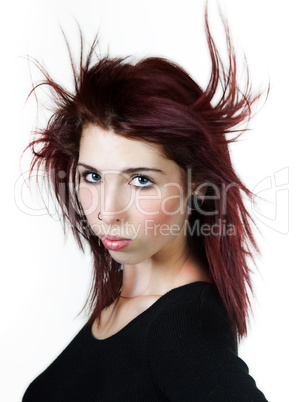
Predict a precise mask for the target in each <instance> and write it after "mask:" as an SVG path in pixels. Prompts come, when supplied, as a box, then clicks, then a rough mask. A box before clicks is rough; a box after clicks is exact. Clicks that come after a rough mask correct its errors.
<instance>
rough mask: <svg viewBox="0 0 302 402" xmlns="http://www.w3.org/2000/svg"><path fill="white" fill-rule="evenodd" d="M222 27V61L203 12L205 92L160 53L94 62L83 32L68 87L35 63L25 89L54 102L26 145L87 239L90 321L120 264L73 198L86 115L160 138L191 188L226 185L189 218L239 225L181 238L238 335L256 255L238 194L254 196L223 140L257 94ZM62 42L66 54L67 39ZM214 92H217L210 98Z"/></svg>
mask: <svg viewBox="0 0 302 402" xmlns="http://www.w3.org/2000/svg"><path fill="white" fill-rule="evenodd" d="M224 26H225V32H226V42H227V50H228V62H229V63H228V68H226V67H224V65H223V62H222V61H221V57H220V54H219V52H218V49H217V47H216V45H215V43H214V41H213V37H212V35H211V32H210V29H209V25H208V16H207V11H206V13H205V31H206V36H207V42H208V48H209V52H210V57H211V63H212V73H211V76H210V79H209V83H208V85H207V87H206V88H205V89H204V90H203V89H201V88H200V87H199V86H198V84H197V83H196V82H195V81H194V80H193V79H192V78H191V77H190V76H189V75H188V74H187V73H186V72H185V71H184V70H183V69H182V68H181V67H180V66H178V65H176V64H175V63H172V62H171V61H168V60H166V59H163V58H158V57H151V58H145V59H142V60H140V61H138V62H130V61H129V59H128V58H110V57H108V56H105V57H101V56H98V59H97V60H96V62H95V63H93V62H92V60H93V57H94V56H95V54H96V45H97V40H96V39H95V40H94V42H93V44H92V46H91V47H90V50H89V52H88V55H87V56H86V57H84V50H83V38H82V35H81V44H82V45H81V55H80V63H79V66H78V67H76V64H75V63H74V61H73V58H72V57H71V55H70V60H71V65H72V70H73V78H74V89H73V91H67V90H66V89H64V88H63V87H62V86H60V85H59V84H57V83H56V82H55V81H54V80H53V79H52V78H51V77H50V76H49V74H48V73H47V71H46V70H45V69H44V68H43V67H42V66H41V65H40V64H39V63H38V62H36V61H35V63H36V65H37V66H38V68H39V69H40V70H41V72H42V73H43V75H44V79H43V81H42V82H40V83H39V84H38V85H36V86H35V87H34V88H33V90H32V92H35V91H36V89H37V88H38V87H39V86H40V85H47V86H48V87H50V89H51V90H52V91H51V94H52V97H53V101H54V109H53V114H52V116H51V118H50V119H49V121H48V124H47V126H46V128H44V129H42V130H37V131H36V132H35V133H36V137H35V138H34V139H33V140H32V141H31V143H30V144H29V146H28V147H31V149H32V150H33V158H32V163H31V173H30V174H31V175H33V169H34V168H37V171H39V169H41V168H43V169H44V171H45V176H46V179H47V181H48V184H49V187H50V189H51V190H52V191H53V192H54V195H55V197H56V200H57V201H58V203H59V205H60V207H61V210H62V218H63V224H64V229H65V228H66V223H67V222H69V223H70V224H71V229H72V232H73V234H74V236H75V238H76V240H77V242H78V244H79V246H80V248H81V249H82V250H83V249H84V241H87V242H88V244H89V246H90V249H91V251H92V254H93V257H94V281H93V284H92V286H91V291H90V294H89V297H88V300H87V303H86V305H89V307H90V319H89V321H90V322H91V323H92V322H93V321H94V320H95V319H96V318H98V317H100V313H101V311H102V310H103V308H104V307H106V306H107V305H109V304H111V303H112V301H113V300H115V299H116V297H118V294H119V291H120V288H121V284H122V270H121V266H120V264H119V263H117V262H116V261H114V260H113V259H112V257H111V256H110V254H109V252H108V250H107V249H105V247H104V246H103V244H102V243H99V238H98V237H97V236H96V235H95V234H94V233H93V232H92V230H90V228H89V225H88V221H87V219H86V217H85V214H84V212H83V209H82V207H81V204H80V202H79V199H78V196H77V191H76V187H77V180H78V178H77V174H76V167H77V162H78V155H79V144H80V140H81V133H82V130H83V127H84V126H85V125H87V124H89V123H92V124H96V125H99V126H100V127H102V128H104V129H111V130H113V131H114V132H115V133H116V134H118V135H121V136H124V137H126V138H131V139H136V140H140V141H147V142H152V143H156V144H159V145H160V146H161V147H162V150H163V152H164V154H165V155H166V156H167V157H168V158H170V159H172V160H173V161H175V162H176V163H177V164H178V165H179V166H180V167H181V168H182V171H183V172H184V176H185V177H186V172H187V169H188V168H190V169H191V171H192V180H193V183H194V184H195V192H196V193H197V194H198V186H200V185H202V184H203V183H204V182H208V183H211V184H212V185H213V186H216V187H217V188H219V189H221V190H223V189H224V188H228V196H227V197H226V199H225V200H224V202H225V205H222V204H223V202H222V200H221V199H217V198H216V199H215V197H211V195H213V188H212V187H211V186H208V189H207V193H206V197H205V200H204V203H203V205H202V209H203V212H202V213H201V212H200V211H198V210H195V211H192V214H191V215H190V218H189V223H190V224H191V226H192V225H193V224H194V223H195V224H196V223H197V222H200V223H201V224H208V225H210V226H213V225H215V224H218V223H219V222H220V223H221V222H222V221H223V222H224V224H225V225H233V226H234V227H235V228H236V233H235V234H233V235H225V234H221V233H220V234H215V235H209V236H202V237H200V236H196V235H194V234H192V235H191V236H188V243H189V245H190V247H191V252H192V253H194V254H196V255H197V256H198V257H199V258H201V259H204V260H205V261H206V262H207V265H208V269H209V272H210V274H211V276H212V278H213V281H214V282H215V284H216V286H217V289H218V291H219V293H220V296H221V298H222V301H223V303H224V306H225V309H226V311H227V314H228V317H229V320H230V323H231V326H232V328H233V330H234V333H235V334H236V335H237V336H239V337H241V336H243V335H245V334H246V319H247V314H248V308H249V297H248V288H250V289H251V279H250V270H249V267H248V265H247V257H248V256H249V257H251V259H252V260H253V261H254V258H253V251H252V248H253V249H254V251H256V252H259V249H258V247H257V245H256V242H255V238H254V236H253V233H252V229H251V224H254V221H253V219H252V217H251V216H250V214H249V213H248V211H247V209H246V208H245V206H244V202H243V195H244V194H245V195H246V196H247V197H248V198H249V199H251V198H252V196H253V194H252V192H251V191H250V190H249V189H248V188H246V186H245V185H244V184H243V183H242V181H241V180H240V179H239V177H238V176H237V174H236V173H235V171H234V169H233V167H232V163H231V159H230V154H229V149H228V144H229V143H231V142H233V141H235V140H236V139H237V138H238V137H239V135H240V134H241V133H242V131H239V130H238V129H237V126H238V124H239V123H242V122H246V121H248V120H249V119H250V117H251V107H252V105H253V103H254V102H255V100H256V99H258V97H259V94H257V95H252V92H251V87H250V84H249V80H248V78H247V81H246V86H245V88H244V89H239V86H238V82H237V75H236V57H235V52H234V49H233V46H232V43H231V39H230V35H229V31H228V26H227V24H226V22H225V21H224ZM67 47H68V51H69V54H70V49H69V46H68V44H67ZM247 77H248V75H247ZM219 91H220V92H221V95H220V97H219V99H218V100H217V101H215V102H214V99H213V98H214V96H215V97H217V94H218V93H219ZM32 92H31V93H32ZM235 132H238V133H239V134H238V135H237V137H235V138H227V135H228V134H230V133H235ZM228 186H229V187H228ZM213 211H216V213H215V214H213V213H211V212H213Z"/></svg>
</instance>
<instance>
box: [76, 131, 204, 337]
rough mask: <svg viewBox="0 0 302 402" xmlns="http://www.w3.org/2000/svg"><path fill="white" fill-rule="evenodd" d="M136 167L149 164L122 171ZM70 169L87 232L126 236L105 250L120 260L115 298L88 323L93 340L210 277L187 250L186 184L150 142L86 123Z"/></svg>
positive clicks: (173, 163)
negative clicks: (75, 173) (76, 177)
mask: <svg viewBox="0 0 302 402" xmlns="http://www.w3.org/2000/svg"><path fill="white" fill-rule="evenodd" d="M88 166H89V168H88ZM141 167H144V168H147V169H150V170H144V171H142V170H134V171H132V172H131V173H130V172H128V173H122V171H124V170H126V169H129V168H135V169H136V168H141ZM152 169H155V170H152ZM78 170H79V173H80V175H81V182H80V189H79V196H80V201H81V204H82V207H83V209H84V212H85V214H86V216H87V219H88V222H89V224H90V226H91V227H92V229H93V230H94V232H95V233H96V234H97V235H98V236H101V235H104V234H110V235H114V236H119V237H123V238H128V239H132V242H131V243H130V244H129V245H128V246H127V247H126V248H124V249H122V250H115V251H113V250H109V253H110V254H111V256H112V258H113V259H114V260H115V261H117V262H119V263H121V264H122V265H123V280H122V288H121V296H122V297H120V298H118V299H117V300H116V301H115V302H114V303H112V304H111V305H110V306H109V307H107V308H106V309H104V310H103V311H102V317H101V319H102V320H101V325H100V326H98V324H97V320H96V321H95V322H94V324H93V326H92V333H93V335H94V336H95V337H96V338H98V339H105V338H107V337H109V336H112V335H113V334H115V333H116V332H118V331H119V330H120V329H121V328H123V327H124V326H125V325H127V324H128V323H129V322H130V321H131V320H133V319H134V318H135V317H136V316H137V315H139V314H140V313H141V312H143V311H144V310H146V309H147V308H148V307H150V306H151V305H152V304H153V303H154V302H155V301H156V300H157V299H158V298H160V297H161V296H162V295H164V294H165V293H167V292H168V291H170V290H171V289H173V288H176V287H179V286H182V285H185V284H188V283H191V282H195V281H207V282H211V278H210V276H209V274H208V272H207V270H206V268H205V267H204V266H203V264H202V263H201V262H199V261H198V262H196V261H194V260H193V259H192V257H191V256H190V255H189V252H188V247H187V239H186V235H185V223H186V221H187V219H188V213H189V209H188V207H187V205H186V203H187V199H188V196H189V195H190V189H189V193H187V191H186V190H187V189H186V188H184V184H183V183H182V177H181V171H180V168H179V167H178V165H177V164H176V163H175V162H174V161H172V160H169V159H167V158H166V157H165V156H164V155H163V153H162V151H161V149H160V147H159V146H158V145H155V144H151V143H147V142H142V141H136V140H130V139H126V138H124V137H122V136H119V135H117V134H116V133H114V132H112V131H108V130H104V129H102V128H100V127H99V126H96V125H92V124H90V125H88V126H86V127H85V128H84V129H83V132H82V137H81V142H80V152H79V166H78ZM144 187H145V188H144ZM100 218H101V219H102V220H100Z"/></svg>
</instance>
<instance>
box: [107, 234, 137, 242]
mask: <svg viewBox="0 0 302 402" xmlns="http://www.w3.org/2000/svg"><path fill="white" fill-rule="evenodd" d="M101 239H102V240H103V239H108V240H114V241H119V240H130V239H126V238H125V237H118V236H110V235H103V236H101Z"/></svg>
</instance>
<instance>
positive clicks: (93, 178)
mask: <svg viewBox="0 0 302 402" xmlns="http://www.w3.org/2000/svg"><path fill="white" fill-rule="evenodd" d="M81 176H82V177H83V178H84V180H85V181H86V182H87V183H98V182H99V181H100V180H101V179H102V178H101V176H100V175H99V174H97V173H94V172H83V173H82V174H81Z"/></svg>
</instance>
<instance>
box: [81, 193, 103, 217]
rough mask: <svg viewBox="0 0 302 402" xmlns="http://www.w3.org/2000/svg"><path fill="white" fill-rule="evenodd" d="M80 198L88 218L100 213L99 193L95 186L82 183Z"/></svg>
mask: <svg viewBox="0 0 302 402" xmlns="http://www.w3.org/2000/svg"><path fill="white" fill-rule="evenodd" d="M79 199H80V202H81V205H82V208H83V210H84V212H85V215H86V216H87V218H89V217H90V216H93V215H95V214H96V213H98V200H99V194H98V191H97V189H96V188H95V187H92V186H90V187H86V186H84V185H82V186H81V187H80V189H79Z"/></svg>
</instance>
